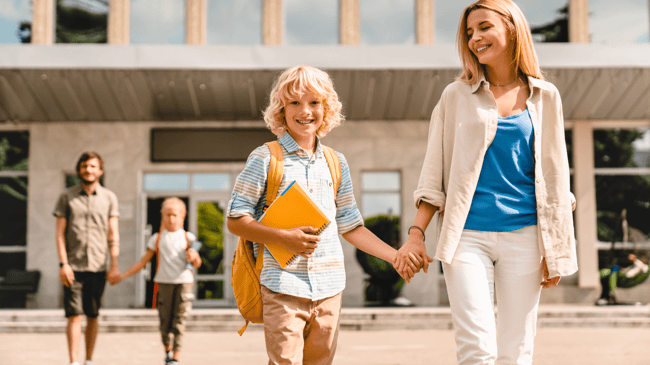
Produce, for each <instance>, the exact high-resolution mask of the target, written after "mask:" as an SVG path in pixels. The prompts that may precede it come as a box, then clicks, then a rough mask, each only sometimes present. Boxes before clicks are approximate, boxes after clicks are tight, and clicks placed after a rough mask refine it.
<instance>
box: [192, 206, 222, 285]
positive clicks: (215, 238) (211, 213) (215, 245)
mask: <svg viewBox="0 0 650 365" xmlns="http://www.w3.org/2000/svg"><path fill="white" fill-rule="evenodd" d="M198 211H199V215H198V236H199V237H198V238H199V241H201V242H202V243H203V246H202V247H201V250H200V252H199V253H200V254H201V260H202V261H203V264H202V265H201V267H200V268H199V273H200V274H215V273H217V272H219V273H221V272H223V238H224V232H223V226H224V219H223V210H222V209H221V208H219V206H218V204H217V203H213V202H200V203H199V204H198Z"/></svg>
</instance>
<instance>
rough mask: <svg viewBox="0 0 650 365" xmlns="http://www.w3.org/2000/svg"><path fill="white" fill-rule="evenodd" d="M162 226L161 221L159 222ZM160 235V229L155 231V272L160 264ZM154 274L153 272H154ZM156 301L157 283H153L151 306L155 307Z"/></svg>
mask: <svg viewBox="0 0 650 365" xmlns="http://www.w3.org/2000/svg"><path fill="white" fill-rule="evenodd" d="M160 227H161V228H162V222H161V224H160ZM160 236H162V229H161V230H160V232H158V233H156V273H157V272H158V266H160ZM154 275H155V273H154ZM157 301H158V283H156V282H154V283H153V299H152V301H151V308H153V309H156V302H157Z"/></svg>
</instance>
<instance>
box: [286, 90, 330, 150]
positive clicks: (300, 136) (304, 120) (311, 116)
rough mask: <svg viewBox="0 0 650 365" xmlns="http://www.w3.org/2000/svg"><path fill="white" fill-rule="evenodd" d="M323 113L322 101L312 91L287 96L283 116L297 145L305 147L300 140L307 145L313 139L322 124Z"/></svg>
mask: <svg viewBox="0 0 650 365" xmlns="http://www.w3.org/2000/svg"><path fill="white" fill-rule="evenodd" d="M323 114H324V108H323V102H322V100H321V98H319V97H317V96H316V95H314V93H312V92H307V93H304V94H302V95H292V96H290V97H289V98H287V100H286V103H285V106H284V117H285V120H286V122H287V128H288V129H289V133H291V136H292V137H293V138H294V139H295V140H296V142H297V143H298V145H300V146H301V147H303V148H305V146H302V144H301V143H302V142H307V144H308V145H309V144H311V143H313V142H314V141H315V137H316V132H318V129H319V128H320V127H321V125H322V124H323Z"/></svg>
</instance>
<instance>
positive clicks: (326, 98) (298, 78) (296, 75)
mask: <svg viewBox="0 0 650 365" xmlns="http://www.w3.org/2000/svg"><path fill="white" fill-rule="evenodd" d="M308 92H312V93H314V95H316V97H318V98H320V99H321V101H322V103H323V124H322V125H321V127H320V128H318V131H317V132H316V134H317V135H318V137H324V136H325V135H326V134H327V133H328V132H329V131H331V130H332V129H334V128H336V127H338V126H339V125H341V123H342V122H343V121H344V120H345V117H344V116H343V114H341V108H342V105H341V102H340V101H339V97H338V95H337V94H336V91H334V83H333V82H332V79H331V78H330V76H329V75H328V74H327V73H326V72H325V71H322V70H319V69H317V68H315V67H311V66H295V67H292V68H289V69H287V70H285V71H284V72H282V74H281V75H280V77H278V79H277V80H276V81H275V83H274V84H273V88H272V89H271V95H270V97H269V99H270V100H269V106H268V107H267V108H266V110H265V111H264V122H266V126H267V127H268V128H269V129H270V130H271V132H273V134H275V135H276V136H278V137H281V136H282V135H283V134H284V132H285V131H286V130H287V121H286V118H285V114H284V106H285V104H286V102H287V100H288V99H289V98H290V97H297V96H300V95H303V94H305V93H308Z"/></svg>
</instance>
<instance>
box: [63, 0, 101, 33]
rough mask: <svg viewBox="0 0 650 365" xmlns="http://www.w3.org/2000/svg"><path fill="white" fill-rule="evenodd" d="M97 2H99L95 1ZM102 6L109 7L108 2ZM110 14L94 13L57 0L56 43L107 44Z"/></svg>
mask: <svg viewBox="0 0 650 365" xmlns="http://www.w3.org/2000/svg"><path fill="white" fill-rule="evenodd" d="M95 1H97V0H95ZM99 3H100V4H104V5H106V6H107V5H108V4H107V2H106V1H99ZM107 41H108V13H107V12H105V13H97V12H92V11H89V10H86V9H83V8H81V7H79V6H78V5H77V6H74V5H66V4H65V2H64V1H63V0H57V6H56V43H106V42H107Z"/></svg>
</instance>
